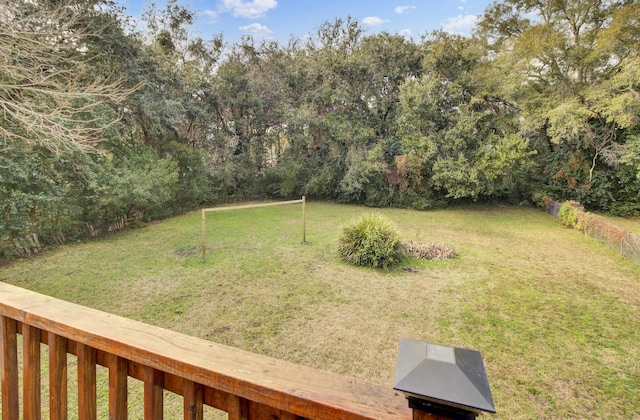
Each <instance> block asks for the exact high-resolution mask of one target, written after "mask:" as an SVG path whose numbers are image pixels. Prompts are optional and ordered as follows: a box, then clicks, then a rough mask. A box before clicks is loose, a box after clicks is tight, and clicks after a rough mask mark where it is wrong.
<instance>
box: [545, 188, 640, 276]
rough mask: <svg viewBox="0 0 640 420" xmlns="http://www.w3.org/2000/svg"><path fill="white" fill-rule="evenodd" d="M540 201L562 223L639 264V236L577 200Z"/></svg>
mask: <svg viewBox="0 0 640 420" xmlns="http://www.w3.org/2000/svg"><path fill="white" fill-rule="evenodd" d="M540 203H541V204H542V205H543V206H544V207H545V208H546V210H547V211H548V212H549V214H551V215H552V216H554V217H557V218H559V219H560V222H561V223H562V224H563V225H565V226H567V227H570V228H572V229H577V230H579V231H581V232H584V233H586V234H588V235H590V236H592V237H594V238H596V239H598V240H599V241H601V242H604V243H605V244H607V245H609V246H610V247H611V248H613V249H615V250H617V251H618V252H620V254H622V255H624V256H625V257H627V258H629V259H630V260H631V261H633V262H635V263H636V264H640V237H638V236H637V235H634V234H633V233H631V232H630V231H628V230H626V229H622V228H621V227H619V226H617V225H615V224H614V223H612V222H610V221H609V220H607V219H605V218H604V217H602V216H598V215H597V214H594V213H591V212H588V211H585V209H584V206H582V204H580V203H579V202H577V201H565V202H564V203H561V202H559V201H555V200H551V199H546V200H540Z"/></svg>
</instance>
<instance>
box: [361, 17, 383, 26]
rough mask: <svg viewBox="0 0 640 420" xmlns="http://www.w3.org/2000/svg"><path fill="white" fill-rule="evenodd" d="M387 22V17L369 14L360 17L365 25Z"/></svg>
mask: <svg viewBox="0 0 640 420" xmlns="http://www.w3.org/2000/svg"><path fill="white" fill-rule="evenodd" d="M386 22H389V20H388V19H380V18H379V17H378V16H369V17H366V18H364V19H362V23H363V24H364V25H367V26H376V25H382V24H383V23H386Z"/></svg>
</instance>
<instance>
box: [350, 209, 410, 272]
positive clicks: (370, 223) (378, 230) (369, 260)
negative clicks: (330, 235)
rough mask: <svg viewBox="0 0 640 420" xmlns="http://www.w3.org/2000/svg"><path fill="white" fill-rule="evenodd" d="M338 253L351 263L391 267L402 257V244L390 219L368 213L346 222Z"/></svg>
mask: <svg viewBox="0 0 640 420" xmlns="http://www.w3.org/2000/svg"><path fill="white" fill-rule="evenodd" d="M338 253H339V255H340V258H341V259H342V260H343V261H345V262H347V263H350V264H355V265H360V266H365V267H375V268H389V267H392V266H394V265H395V264H397V263H398V262H399V261H400V260H401V259H402V244H401V242H400V236H399V235H398V233H397V231H396V227H395V226H394V225H393V223H392V222H391V220H389V219H388V218H387V217H385V216H383V215H381V214H379V213H366V214H364V215H362V216H360V217H359V218H357V219H355V220H353V221H352V222H350V223H348V224H347V225H345V226H344V228H343V230H342V236H341V237H340V239H339V244H338Z"/></svg>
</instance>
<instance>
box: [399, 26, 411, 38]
mask: <svg viewBox="0 0 640 420" xmlns="http://www.w3.org/2000/svg"><path fill="white" fill-rule="evenodd" d="M398 35H401V36H403V37H405V38H411V36H412V35H413V33H412V32H411V29H409V28H406V29H403V30H401V31H400V32H398Z"/></svg>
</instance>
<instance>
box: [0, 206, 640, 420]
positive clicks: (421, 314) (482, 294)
mask: <svg viewBox="0 0 640 420" xmlns="http://www.w3.org/2000/svg"><path fill="white" fill-rule="evenodd" d="M367 211H371V209H368V208H364V207H357V206H347V205H338V204H331V203H323V202H311V203H308V204H307V235H306V236H307V241H308V243H306V244H302V243H301V237H302V231H301V220H300V219H301V217H300V206H299V205H291V206H282V207H268V208H257V209H249V210H238V211H230V212H219V213H214V214H209V215H208V216H207V257H206V259H205V260H204V261H203V260H202V257H201V254H200V248H199V244H200V213H199V212H194V213H190V214H188V215H186V216H182V217H177V218H173V219H169V220H166V221H163V222H160V223H154V224H151V225H148V226H146V227H144V228H141V229H137V230H132V231H128V232H125V233H121V234H116V235H112V236H110V237H108V238H105V239H103V240H98V241H94V242H87V243H82V244H73V245H69V246H65V247H61V248H58V249H56V250H53V251H50V252H47V253H44V254H42V255H39V256H37V257H35V258H30V259H25V260H22V261H18V262H16V263H14V264H11V265H8V266H4V267H2V268H0V280H2V281H4V282H7V283H11V284H14V285H18V286H20V287H24V288H27V289H30V290H34V291H37V292H40V293H44V294H48V295H52V296H55V297H58V298H61V299H64V300H68V301H72V302H75V303H79V304H82V305H86V306H90V307H93V308H97V309H100V310H103V311H107V312H110V313H114V314H118V315H122V316H126V317H129V318H133V319H136V320H140V321H143V322H146V323H149V324H153V325H157V326H161V327H164V328H168V329H171V330H174V331H179V332H182V333H186V334H190V335H194V336H198V337H201V338H205V339H208V340H212V341H215V342H219V343H222V344H226V345H230V346H234V347H238V348H242V349H245V350H249V351H252V352H256V353H261V354H265V355H269V356H272V357H276V358H280V359H285V360H287V361H291V362H295V363H299V364H303V365H307V366H311V367H316V368H320V369H324V370H327V371H331V372H335V373H338V374H342V375H347V376H352V377H357V378H360V379H363V380H366V381H368V382H371V383H376V384H380V385H383V386H388V387H391V386H392V381H393V376H394V368H395V362H396V355H397V349H398V344H399V341H400V338H401V337H408V338H413V339H418V340H424V341H428V342H433V343H439V344H445V345H451V346H457V347H465V348H471V349H475V350H479V351H480V352H482V355H483V357H484V362H485V366H486V369H487V375H488V378H489V383H490V385H491V388H492V392H493V398H494V401H495V405H496V409H497V411H498V413H497V415H496V417H495V418H505V419H506V418H509V419H512V418H569V417H573V418H575V417H604V418H633V417H634V416H640V409H638V407H640V346H639V345H638V343H640V328H639V326H640V267H638V266H636V265H634V264H633V263H631V262H630V261H628V260H626V259H625V258H624V257H622V256H619V255H617V254H616V253H615V252H614V251H613V250H611V249H609V248H607V247H606V246H605V245H602V244H600V243H598V242H597V241H595V240H594V239H592V238H590V237H588V236H586V235H583V234H582V233H580V232H578V231H575V230H570V229H566V228H563V227H561V226H560V224H559V222H558V221H557V220H555V219H554V218H553V217H551V216H549V215H547V214H546V213H544V212H542V211H539V210H536V209H532V208H517V207H490V206H472V207H459V208H454V209H450V210H438V211H425V212H419V211H412V210H399V209H380V210H377V211H380V212H382V213H384V214H385V215H387V216H388V217H389V218H390V219H391V220H393V221H394V222H395V223H396V225H397V226H398V229H399V231H400V232H401V234H402V236H403V238H404V239H419V240H424V241H430V242H442V243H445V244H447V245H449V246H453V247H454V248H455V249H456V250H457V252H458V256H457V257H456V258H454V259H452V260H447V261H431V262H425V261H412V262H408V263H406V264H404V265H403V266H402V267H400V268H398V269H395V270H391V271H378V270H373V269H364V268H356V267H351V266H348V265H346V264H343V263H341V262H339V261H338V259H337V257H336V253H335V249H336V241H337V237H338V235H339V233H340V228H341V226H342V225H343V224H344V223H345V222H348V221H349V220H351V219H352V218H353V217H354V216H357V215H360V214H362V213H364V212H367ZM134 403H135V399H134ZM70 407H73V403H72V404H70ZM131 418H137V417H136V416H135V415H134V414H132V415H131Z"/></svg>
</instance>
